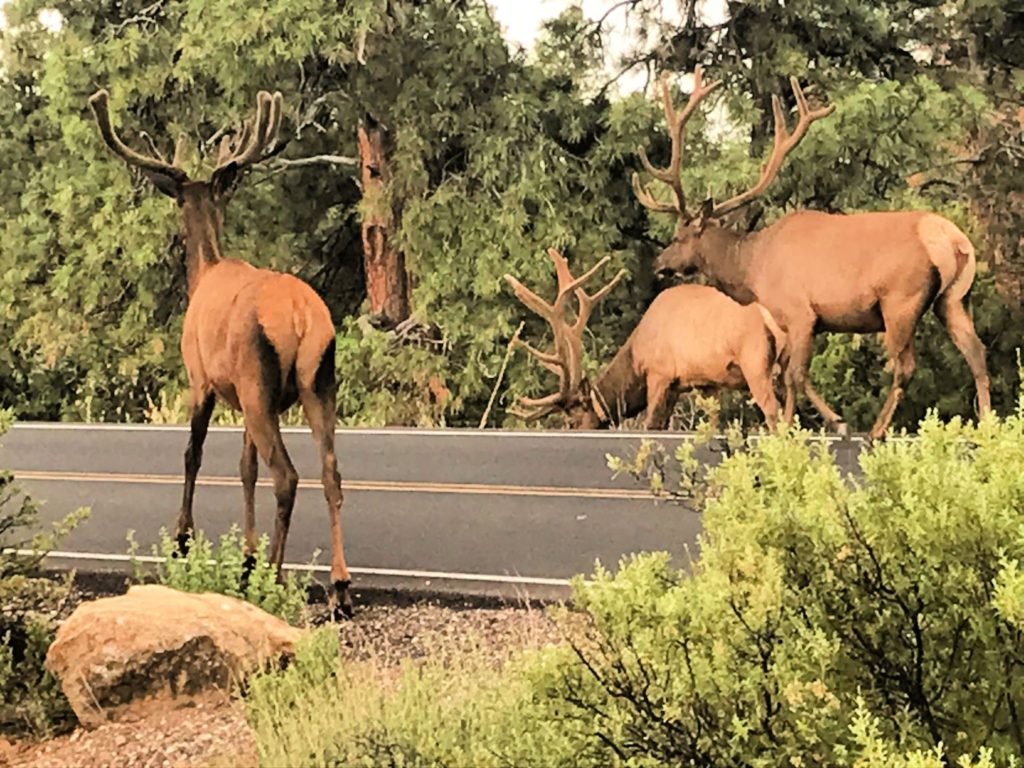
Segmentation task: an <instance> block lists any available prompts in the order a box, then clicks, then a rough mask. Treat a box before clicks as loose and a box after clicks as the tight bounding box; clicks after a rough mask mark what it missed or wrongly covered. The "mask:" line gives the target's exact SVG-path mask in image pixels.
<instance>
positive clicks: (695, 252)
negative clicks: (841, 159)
mask: <svg viewBox="0 0 1024 768" xmlns="http://www.w3.org/2000/svg"><path fill="white" fill-rule="evenodd" d="M790 82H791V85H792V88H793V95H794V97H795V98H796V105H797V111H798V114H799V118H798V120H797V124H796V127H795V128H794V129H793V132H792V133H789V131H788V130H787V128H786V122H785V116H784V115H783V111H782V103H781V101H780V100H779V98H778V96H773V97H772V111H773V114H774V118H775V144H774V147H773V149H772V153H771V156H770V157H769V159H768V162H767V163H765V165H764V167H763V168H762V170H761V176H760V179H758V182H757V183H756V184H755V185H754V186H753V187H752V188H750V189H749V190H747V191H746V192H743V193H741V194H738V195H736V196H735V197H732V198H730V199H728V200H726V201H725V202H722V203H719V204H715V203H714V202H713V201H712V200H707V201H705V202H704V204H703V206H702V207H701V209H700V211H699V212H698V213H697V214H696V215H692V214H688V213H687V211H686V206H685V196H684V194H683V188H682V183H681V181H680V177H679V170H680V165H681V158H682V151H683V138H684V127H685V124H686V121H687V119H688V118H689V116H690V115H691V114H692V112H693V110H694V109H695V108H696V106H697V105H698V104H699V103H700V101H701V100H702V99H703V98H704V97H705V96H707V94H708V93H710V92H711V91H712V90H714V89H715V88H716V87H717V86H718V83H709V84H707V85H704V84H703V83H702V81H701V68H700V67H699V66H698V67H697V68H696V69H695V71H694V88H693V92H692V93H691V95H690V98H689V101H688V102H687V104H686V106H685V107H684V108H683V109H682V110H681V111H678V112H677V111H676V109H675V108H674V107H673V105H672V101H671V96H670V94H669V86H668V83H667V81H666V80H665V79H664V78H663V79H662V82H661V88H662V98H663V101H664V108H665V119H666V122H667V125H668V130H669V134H670V136H671V139H672V155H671V160H670V161H669V165H668V167H666V168H657V167H655V166H653V165H652V164H651V162H650V161H649V160H648V158H647V155H646V153H645V152H644V151H643V148H641V149H640V159H641V161H642V162H643V165H644V167H645V168H646V169H647V171H648V172H649V173H650V174H651V175H652V176H653V177H654V178H655V179H657V180H658V181H661V182H663V183H665V184H667V185H668V187H669V188H670V189H671V191H672V197H673V199H672V201H671V202H669V203H662V202H660V201H658V200H656V199H655V198H654V197H653V196H652V195H651V194H650V193H649V192H648V191H647V190H646V189H645V188H644V187H642V186H641V185H640V181H639V178H638V177H637V176H636V175H635V174H634V176H633V187H634V190H635V192H636V195H637V197H638V199H639V200H640V202H641V203H643V205H645V206H646V207H648V208H650V209H652V210H654V211H658V212H663V213H675V214H676V215H677V217H678V223H677V226H676V230H675V235H674V237H673V238H672V242H671V244H670V245H669V246H668V247H666V248H665V249H664V250H663V251H662V252H661V254H660V255H659V256H658V259H657V261H656V264H655V269H656V271H657V272H658V273H659V274H679V275H682V276H684V277H685V276H688V275H691V274H694V273H696V272H701V273H703V274H704V275H705V276H706V277H707V278H708V279H709V280H710V281H711V283H712V284H714V285H715V286H717V287H718V288H720V289H721V290H723V291H725V292H726V293H727V294H729V296H731V297H732V298H734V299H736V300H737V301H739V302H742V303H748V302H751V301H757V302H759V303H760V304H762V305H764V306H765V307H767V309H768V311H769V312H771V314H772V316H773V317H774V318H775V319H776V320H778V322H779V324H780V325H781V326H782V327H783V328H784V329H785V331H786V333H787V335H788V337H789V364H788V365H787V368H786V374H785V384H786V403H785V409H784V418H785V420H786V421H787V422H789V421H792V419H793V415H794V410H795V407H796V396H797V393H798V391H799V390H803V391H804V392H805V393H806V394H807V396H808V399H809V400H810V401H811V403H812V404H813V405H814V407H815V408H816V409H817V410H818V412H819V413H821V415H822V416H824V418H825V420H826V421H827V422H828V423H829V425H830V426H831V427H833V428H835V429H839V430H840V431H844V430H845V425H844V424H843V420H842V417H841V416H839V414H837V413H836V412H835V411H833V410H832V409H831V408H830V407H829V406H828V405H827V404H826V403H825V401H824V400H823V399H822V398H821V396H820V395H819V394H818V393H817V392H815V390H814V388H813V387H812V386H811V383H810V378H809V374H808V367H809V365H810V358H811V346H812V337H813V335H814V334H816V333H820V332H823V331H840V332H848V333H877V332H884V335H885V346H886V350H887V352H888V354H889V358H890V359H891V361H892V377H893V378H892V388H891V390H890V392H889V396H888V398H887V399H886V401H885V404H884V405H883V406H882V410H881V412H880V413H879V415H878V419H877V420H876V421H875V424H874V426H873V427H872V428H871V436H872V437H880V436H881V435H883V434H884V433H885V431H886V430H887V429H888V427H889V424H890V423H891V421H892V417H893V413H894V412H895V410H896V406H897V405H898V404H899V401H900V399H901V398H902V396H903V387H904V386H905V385H906V383H907V382H908V381H909V380H910V377H911V376H912V375H913V373H914V369H915V367H916V365H917V363H916V360H915V357H914V330H915V327H916V326H917V322H918V321H919V320H920V319H921V316H922V315H923V314H924V313H925V311H927V310H928V308H929V307H934V309H935V312H936V314H937V315H938V316H939V318H940V319H941V320H942V322H943V323H944V324H945V326H946V330H947V331H948V332H949V335H950V337H951V338H952V339H953V343H954V344H955V345H956V347H957V349H959V350H960V352H961V354H963V356H964V358H965V359H966V360H967V364H968V366H969V367H970V369H971V373H972V374H973V376H974V383H975V387H976V390H977V395H978V414H979V416H984V415H985V414H986V413H987V412H988V411H989V410H990V400H989V379H988V371H987V368H986V365H985V347H984V346H983V345H982V343H981V340H980V339H979V338H978V334H977V333H976V332H975V330H974V323H973V322H972V321H971V317H970V315H969V314H968V312H967V306H968V298H969V295H970V290H971V285H972V283H973V281H974V273H975V268H976V266H975V257H974V248H973V246H972V245H971V242H970V240H968V239H967V236H966V235H965V234H964V233H963V232H961V231H960V230H959V229H958V228H957V227H956V226H955V225H954V224H953V223H952V222H950V221H948V220H947V219H944V218H942V217H941V216H938V215H936V214H933V213H926V212H921V211H894V212H878V213H856V214H828V213H821V212H817V211H798V212H795V213H791V214H789V215H787V216H784V217H783V218H782V219H780V220H779V221H777V222H776V223H774V224H772V225H771V226H769V227H767V228H765V229H762V230H760V231H757V232H753V233H748V234H740V233H737V232H734V231H732V230H730V229H727V228H726V227H724V226H722V225H720V224H718V223H716V222H715V219H718V218H719V217H721V216H724V215H725V214H727V213H730V212H732V211H735V210H737V209H739V208H741V207H742V206H744V205H746V204H747V203H749V202H750V201H751V200H753V199H754V198H756V197H757V196H759V195H760V194H762V193H763V192H764V191H765V189H767V188H768V186H769V185H770V184H771V183H772V181H773V179H774V178H775V176H776V174H777V173H778V171H779V168H780V167H781V166H782V163H783V161H784V160H785V157H786V155H787V154H788V153H789V152H790V151H792V149H793V148H794V147H795V146H796V145H797V144H798V143H799V142H800V140H801V139H802V138H803V136H804V134H806V132H807V129H808V127H810V125H811V123H813V122H814V121H815V120H819V119H821V118H823V117H826V116H827V115H829V114H831V112H832V110H833V108H832V107H825V108H820V109H815V110H812V109H811V108H810V106H809V105H808V103H807V98H806V97H805V96H804V94H803V91H802V90H801V89H800V86H799V84H798V83H797V81H796V79H795V78H791V80H790Z"/></svg>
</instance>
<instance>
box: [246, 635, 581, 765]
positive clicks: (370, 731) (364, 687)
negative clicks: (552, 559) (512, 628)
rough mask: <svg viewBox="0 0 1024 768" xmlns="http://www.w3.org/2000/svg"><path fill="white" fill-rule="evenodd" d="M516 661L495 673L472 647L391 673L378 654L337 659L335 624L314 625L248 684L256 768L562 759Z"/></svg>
mask: <svg viewBox="0 0 1024 768" xmlns="http://www.w3.org/2000/svg"><path fill="white" fill-rule="evenodd" d="M530 658H531V657H530V656H527V657H525V658H524V660H527V659H530ZM522 663H523V660H520V661H518V662H516V663H513V664H512V665H511V666H510V667H509V668H507V669H506V670H504V671H502V670H500V669H499V668H497V667H496V666H495V664H494V663H493V659H488V658H487V657H486V655H484V654H482V653H478V652H477V651H472V652H469V653H467V654H465V655H462V656H459V657H458V658H456V659H450V660H448V662H447V663H442V662H440V661H437V660H429V661H419V662H417V661H412V660H410V661H408V662H406V663H403V664H402V665H401V667H400V668H398V669H395V668H389V667H388V666H387V665H386V664H381V663H378V660H377V659H370V660H368V661H364V662H348V661H341V660H340V659H339V655H338V635H337V630H336V629H335V628H331V627H324V628H321V629H320V630H317V631H316V632H314V633H312V634H311V635H308V636H307V637H306V638H304V639H303V640H302V641H300V643H299V645H298V648H297V650H296V655H295V658H294V659H293V661H292V663H291V664H290V665H289V667H288V668H287V669H286V670H284V671H283V672H272V673H267V674H264V675H261V676H258V677H256V678H254V679H252V680H251V681H250V685H249V689H248V692H247V694H246V699H245V707H246V714H247V718H248V720H249V723H250V725H251V726H252V729H253V732H254V734H255V737H256V743H257V749H258V752H259V758H260V764H261V765H267V766H278V765H288V766H294V767H295V768H301V767H304V766H310V767H312V766H316V767H317V768H323V767H325V766H330V767H337V768H341V766H345V768H356V767H357V766H360V767H363V768H377V766H403V767H404V768H418V767H422V768H428V766H429V767H431V768H433V766H439V765H446V766H466V767H468V766H473V768H486V767H487V766H499V765H517V766H538V767H539V766H549V765H558V764H563V765H565V764H569V763H566V762H565V759H569V758H571V753H570V752H569V751H568V750H569V749H571V748H572V747H573V744H572V742H571V741H569V740H568V739H566V738H565V737H564V736H563V735H562V728H561V725H560V724H557V723H544V722H540V721H538V720H536V719H535V718H534V717H532V716H531V715H532V709H531V706H530V702H531V698H532V697H533V695H534V694H533V692H532V691H531V690H530V688H529V685H528V680H527V678H526V677H525V676H524V675H522V674H519V672H518V671H517V670H518V668H519V667H520V666H521V665H522ZM560 745H561V751H560V752H559V748H560ZM558 754H562V755H563V758H564V759H563V760H562V761H561V762H559V761H558V760H557V759H554V758H555V757H556V756H557V755H558Z"/></svg>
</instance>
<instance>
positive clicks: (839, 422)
mask: <svg viewBox="0 0 1024 768" xmlns="http://www.w3.org/2000/svg"><path fill="white" fill-rule="evenodd" d="M804 394H805V395H807V399H808V400H810V401H811V405H813V406H814V409H815V410H816V411H817V412H818V413H820V414H821V416H822V418H823V419H825V423H826V425H827V426H828V428H829V429H831V430H833V431H834V432H837V433H839V434H840V435H846V433H847V426H846V422H845V421H844V420H843V417H842V416H840V415H839V414H838V413H836V412H835V411H833V410H832V409H831V408H829V405H828V403H826V402H825V398H823V397H822V396H821V395H819V394H818V392H817V391H816V390H815V389H814V387H813V386H812V385H811V377H810V373H808V376H807V378H806V379H804Z"/></svg>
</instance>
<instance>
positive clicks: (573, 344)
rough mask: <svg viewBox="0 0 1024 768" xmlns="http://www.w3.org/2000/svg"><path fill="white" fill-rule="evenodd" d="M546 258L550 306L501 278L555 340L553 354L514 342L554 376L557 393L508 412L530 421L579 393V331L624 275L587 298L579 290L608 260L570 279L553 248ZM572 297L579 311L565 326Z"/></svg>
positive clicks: (526, 401) (521, 402)
mask: <svg viewBox="0 0 1024 768" xmlns="http://www.w3.org/2000/svg"><path fill="white" fill-rule="evenodd" d="M548 256H550V257H551V261H553V262H554V264H555V273H556V274H557V276H558V295H557V296H556V298H555V301H554V302H553V303H548V302H546V301H545V300H544V299H542V298H541V297H540V296H538V295H537V294H536V293H534V292H533V291H531V290H530V289H529V288H527V287H526V286H525V285H523V284H522V283H520V282H519V281H518V280H516V279H515V278H514V277H512V275H505V280H506V281H507V282H508V284H509V285H511V286H512V290H513V291H515V294H516V297H517V298H518V299H519V301H521V302H522V303H523V304H524V305H525V306H526V307H528V308H529V309H530V310H532V311H533V312H535V313H536V314H538V315H540V316H541V317H543V318H544V319H545V320H547V322H548V324H549V325H550V326H551V330H552V332H553V333H554V337H555V346H554V350H553V351H551V352H542V351H541V350H539V349H537V348H535V347H533V346H531V345H530V344H528V343H527V342H525V341H523V340H521V339H519V340H517V342H516V344H517V346H521V347H523V348H524V349H525V350H526V351H527V352H529V353H530V354H531V355H533V356H534V357H535V358H537V360H539V361H540V364H541V365H543V366H544V367H545V368H547V369H548V370H549V371H551V372H553V373H555V374H557V375H558V391H557V392H553V393H552V394H550V395H547V396H545V397H541V398H531V397H520V398H519V406H520V407H519V408H517V409H511V411H512V413H515V414H516V415H517V416H521V417H522V418H524V419H527V420H531V421H532V420H534V419H539V418H541V417H542V416H546V415H548V414H549V413H552V412H554V411H557V410H558V409H559V408H561V407H562V406H564V405H566V404H568V403H569V402H571V401H572V398H573V396H574V394H576V393H578V392H579V390H580V386H581V385H582V383H583V331H584V330H585V329H586V326H587V321H588V320H589V319H590V315H591V313H592V312H593V310H594V307H595V306H597V304H598V302H600V301H601V300H602V299H603V298H604V297H605V296H607V295H608V294H609V293H610V292H611V290H612V289H613V288H614V287H615V286H616V285H617V284H618V282H619V281H620V280H621V279H622V278H623V277H624V276H625V275H626V270H624V269H623V270H620V271H619V273H618V274H617V275H616V276H615V277H613V278H612V279H611V281H609V282H608V283H607V284H606V285H605V286H604V287H603V288H601V289H600V290H598V291H597V292H595V293H593V294H588V293H587V292H586V291H584V290H583V287H582V286H583V284H584V283H585V282H586V281H587V280H589V279H590V278H591V277H593V276H594V275H595V274H597V271H598V270H599V269H601V267H603V266H604V265H605V264H606V263H607V262H608V260H609V257H608V256H605V257H604V258H603V259H601V260H600V261H599V262H598V263H597V264H596V265H594V266H593V267H592V268H591V269H589V270H587V271H586V272H585V273H584V274H583V275H581V276H580V277H573V276H572V273H571V272H569V264H568V262H567V261H566V260H565V257H563V256H562V254H560V253H559V252H558V251H557V250H555V249H554V248H549V249H548ZM573 294H575V296H576V299H577V301H578V302H579V311H578V312H577V314H576V321H575V322H573V323H569V322H568V320H566V315H565V310H566V308H567V302H568V301H569V298H570V296H571V295H573Z"/></svg>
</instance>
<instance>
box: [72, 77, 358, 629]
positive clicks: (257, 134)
mask: <svg viewBox="0 0 1024 768" xmlns="http://www.w3.org/2000/svg"><path fill="white" fill-rule="evenodd" d="M89 103H90V105H91V107H92V110H93V113H94V114H95V116H96V123H97V124H98V126H99V130H100V134H101V135H102V137H103V140H104V142H105V143H106V145H107V146H108V147H109V148H110V149H111V151H113V152H114V154H116V155H117V156H119V157H120V158H122V159H123V160H124V161H125V162H127V163H128V164H129V165H132V166H136V167H138V168H140V169H141V170H142V172H143V173H144V174H145V176H146V177H147V178H148V179H149V180H150V181H151V182H152V183H153V185H154V186H155V187H156V188H157V189H158V190H160V191H161V192H163V193H164V194H165V195H168V196H170V197H172V198H173V199H174V200H175V202H177V204H178V207H179V208H180V209H181V215H182V229H183V234H184V240H185V251H186V259H187V263H186V271H187V279H188V309H187V311H186V313H185V320H184V325H183V328H182V336H181V354H182V358H183V360H184V362H185V367H186V369H187V371H188V380H189V387H190V388H191V403H190V410H191V437H190V439H189V443H188V448H187V450H186V451H185V489H184V497H183V499H182V504H181V512H180V515H179V517H178V525H177V536H178V545H179V548H180V549H181V550H182V551H183V552H184V551H186V550H187V546H188V539H189V537H190V536H191V534H192V531H193V520H192V498H193V493H194V490H195V483H196V474H197V473H198V471H199V465H200V462H201V460H202V455H203V442H204V440H205V439H206V432H207V427H208V426H209V423H210V417H211V415H212V413H213V406H214V401H215V399H216V398H217V397H219V398H220V399H221V400H223V401H224V402H225V403H227V404H228V405H229V406H230V407H231V408H233V409H235V410H240V411H241V412H242V414H243V415H244V419H245V435H244V438H243V448H242V459H241V462H240V473H241V477H242V489H243V495H244V502H245V503H244V512H245V542H246V548H247V550H248V553H249V554H250V556H251V554H252V552H253V551H254V550H255V547H256V511H255V489H256V477H257V472H258V465H257V454H258V455H259V456H261V457H262V458H263V460H264V462H266V464H267V466H268V467H269V468H270V471H271V473H272V475H273V481H274V496H275V498H276V500H277V519H276V525H275V528H274V537H273V541H272V543H271V549H270V558H271V562H272V563H273V564H274V565H275V567H276V568H277V571H278V575H279V577H280V573H281V565H282V562H283V560H284V549H285V540H286V539H287V536H288V525H289V522H290V520H291V514H292V508H293V506H294V503H295V493H296V489H297V486H298V479H299V478H298V473H297V472H296V471H295V467H294V466H293V465H292V462H291V459H290V458H289V457H288V452H287V451H286V450H285V446H284V441H283V440H282V438H281V431H280V428H279V422H278V417H279V414H281V413H282V412H284V411H285V410H286V409H287V408H289V407H290V406H291V405H292V404H293V403H295V402H296V400H298V401H299V402H301V404H302V408H303V411H304V412H305V415H306V419H307V421H308V422H309V426H310V429H311V430H312V432H313V437H314V439H315V440H316V441H317V443H318V445H319V448H320V456H321V463H322V481H323V488H324V494H325V496H326V498H327V506H328V511H329V513H330V523H331V581H332V585H333V594H332V601H333V604H334V611H335V615H337V614H338V613H345V614H351V606H352V601H351V597H350V594H349V588H350V577H349V572H348V567H347V566H346V564H345V556H344V551H343V545H342V533H341V505H342V491H341V476H340V475H339V473H338V468H337V459H336V457H335V450H334V428H335V418H336V416H335V392H336V382H335V371H334V345H335V339H334V326H333V323H332V322H331V314H330V312H329V311H328V309H327V307H326V305H325V304H324V302H323V301H322V300H321V299H320V297H319V296H318V295H317V294H316V293H315V292H314V291H313V289H312V288H310V287H309V285H307V284H306V283H304V282H303V281H301V280H299V279H298V278H296V277H293V276H291V275H287V274H283V273H280V272H274V271H271V270H269V269H257V268H256V267H253V266H252V265H251V264H248V263H246V262H244V261H239V260H237V259H228V258H225V257H224V256H223V255H222V254H221V248H220V234H221V228H222V226H223V222H224V211H225V208H226V206H227V203H228V200H229V198H230V196H231V193H232V192H233V191H234V189H235V187H236V185H237V182H238V181H239V179H240V177H241V175H242V174H243V173H244V172H245V170H246V168H247V167H249V166H251V165H252V164H254V163H258V162H260V161H261V160H263V159H265V158H266V157H268V156H269V155H270V154H271V153H272V152H273V151H274V145H275V143H276V141H277V134H278V131H279V129H280V126H281V94H280V93H275V94H274V95H273V96H271V95H270V94H269V93H267V92H266V91H260V92H259V94H258V96H257V104H256V114H255V117H254V118H253V119H252V120H251V121H249V122H246V123H245V125H244V127H243V129H242V131H241V132H240V133H239V134H238V135H236V136H225V137H224V138H223V139H222V141H221V144H220V152H219V156H218V160H217V166H216V168H215V169H214V171H213V173H212V174H211V176H210V178H209V179H208V180H206V181H202V180H197V179H191V178H189V176H188V175H187V174H186V173H185V171H183V170H182V168H181V165H180V149H181V148H182V142H179V143H178V149H177V150H176V151H175V157H174V160H173V161H172V162H171V163H167V162H166V161H164V160H163V159H162V158H158V157H154V156H149V155H144V154H140V153H139V152H136V151H135V150H133V149H130V148H129V147H128V146H126V145H125V144H124V142H122V141H121V139H120V138H119V137H118V135H117V133H116V132H115V131H114V128H113V126H112V125H111V121H110V114H109V108H108V94H107V92H106V91H105V90H100V91H98V92H96V93H95V94H94V95H93V96H92V97H91V98H90V99H89Z"/></svg>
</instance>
